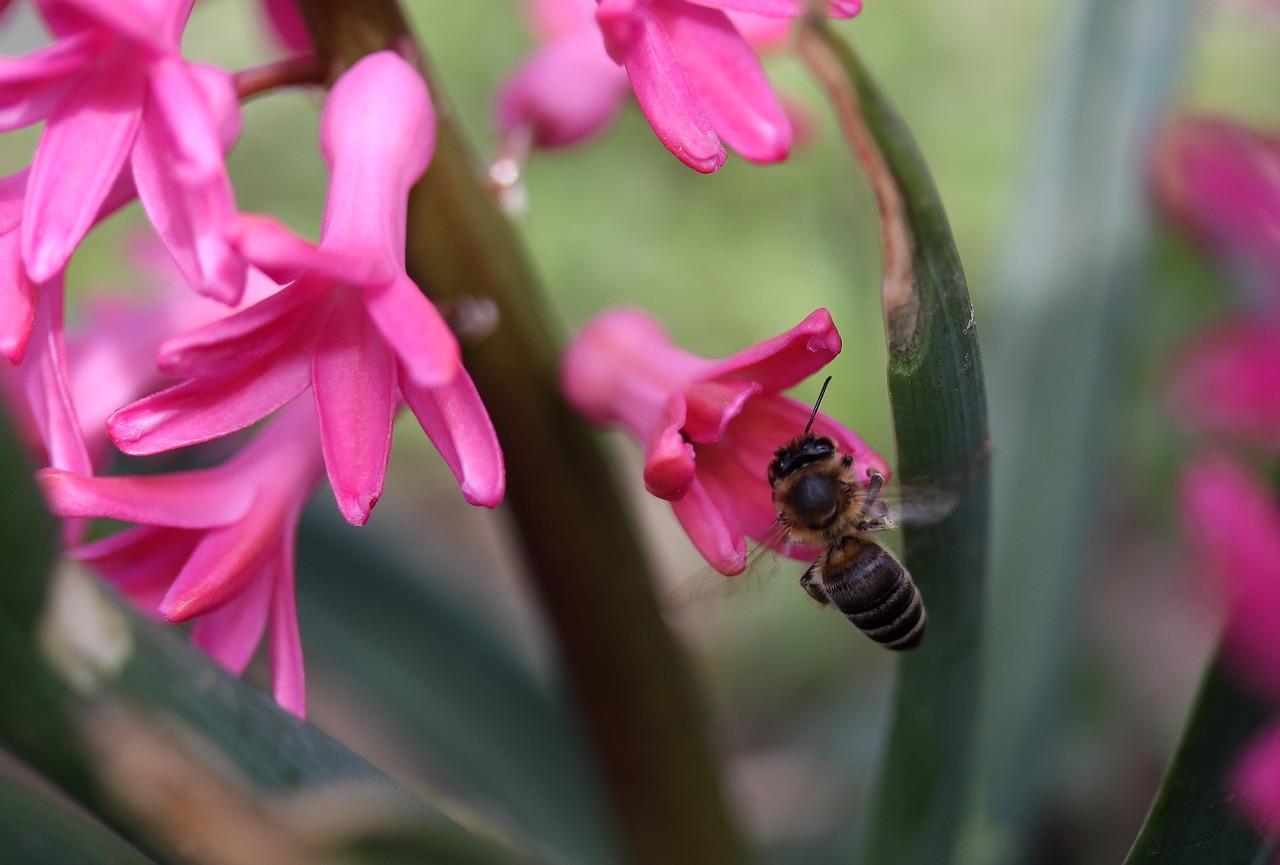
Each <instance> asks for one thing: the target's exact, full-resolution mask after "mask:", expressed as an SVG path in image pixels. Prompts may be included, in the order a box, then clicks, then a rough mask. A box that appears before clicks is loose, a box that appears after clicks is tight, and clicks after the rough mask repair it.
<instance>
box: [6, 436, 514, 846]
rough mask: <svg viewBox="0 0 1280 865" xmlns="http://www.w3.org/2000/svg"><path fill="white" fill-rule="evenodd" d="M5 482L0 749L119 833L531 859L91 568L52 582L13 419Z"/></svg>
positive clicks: (188, 842) (144, 841)
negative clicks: (236, 670)
mask: <svg viewBox="0 0 1280 865" xmlns="http://www.w3.org/2000/svg"><path fill="white" fill-rule="evenodd" d="M0 478H2V479H3V482H4V484H5V491H6V495H5V496H3V497H0V503H2V504H0V539H3V547H2V549H3V555H4V562H3V564H4V566H5V568H4V571H3V574H4V579H2V580H0V745H3V746H4V747H5V748H7V749H8V750H10V751H11V752H12V753H13V754H15V755H16V756H18V757H19V758H21V759H22V760H23V761H25V762H26V763H27V764H28V765H30V766H31V767H32V768H34V769H35V770H36V771H38V772H40V773H41V774H43V775H44V776H45V777H47V778H48V779H50V780H51V781H53V782H54V783H55V784H56V785H58V786H60V787H61V788H62V789H63V790H64V791H66V792H67V793H68V794H70V795H71V797H72V798H73V799H75V800H76V801H78V802H79V803H80V804H82V805H83V806H85V807H86V808H87V809H89V811H90V812H92V813H94V814H95V815H97V816H99V817H101V818H102V819H103V820H105V821H106V822H107V823H108V824H109V825H111V826H113V827H115V828H116V829H117V830H119V831H120V832H121V833H122V834H123V835H124V836H125V837H126V838H128V839H129V840H131V841H133V842H134V843H137V844H139V845H141V846H143V847H145V848H146V849H147V850H148V851H149V852H155V851H159V850H169V851H173V850H175V849H176V848H177V847H179V846H181V847H182V848H183V849H186V848H188V847H203V848H205V849H213V850H219V851H221V852H222V853H224V854H227V855H231V854H230V853H228V852H227V851H228V850H230V851H235V850H237V849H238V848H237V847H236V845H239V844H242V843H252V840H253V839H255V838H257V839H260V840H261V841H262V843H263V844H265V845H267V849H268V851H269V850H272V849H276V847H278V852H279V853H280V856H279V857H278V859H277V861H279V862H281V863H283V862H287V861H292V860H290V859H288V858H287V855H286V854H289V855H292V854H295V853H296V854H298V855H301V852H299V851H304V850H310V849H311V845H312V843H313V839H319V841H318V842H317V843H318V844H319V845H320V847H322V848H323V850H326V851H331V850H336V849H340V848H341V847H342V846H343V845H345V844H348V843H351V842H353V841H355V840H358V839H372V838H377V837H380V836H382V835H383V834H386V833H387V832H389V831H392V830H394V832H393V836H394V837H402V836H404V835H405V834H406V833H408V834H410V835H411V837H412V838H413V839H414V842H413V843H414V844H415V845H416V846H415V847H414V849H416V850H417V851H418V853H419V855H420V856H421V857H422V858H423V859H425V860H427V861H432V862H439V863H459V865H463V863H465V865H484V863H510V862H531V861H533V859H532V857H530V856H528V855H526V854H523V853H520V852H518V851H516V850H514V849H513V848H511V847H510V846H509V845H507V844H506V843H501V842H498V841H497V840H496V839H494V838H492V837H484V834H483V830H481V829H479V828H478V827H477V828H475V829H474V831H468V830H465V829H463V828H462V827H461V826H459V825H458V824H457V823H455V822H454V821H453V820H451V819H449V818H448V817H446V816H445V815H444V814H442V813H441V812H439V811H437V810H436V809H434V808H432V807H430V806H428V805H427V804H425V803H424V802H423V801H422V800H420V799H418V798H417V797H415V796H413V795H412V794H410V793H409V792H408V791H406V790H405V789H404V788H402V787H401V786H399V785H398V784H397V783H396V782H395V781H393V780H392V779H390V778H389V777H387V776H386V775H384V774H382V773H381V772H379V771H378V770H377V769H375V768H374V767H372V766H370V765H369V764H368V763H366V762H365V761H364V760H362V759H360V758H359V757H358V756H356V755H355V754H353V753H351V752H350V751H349V750H347V749H346V748H344V747H343V746H342V745H340V744H339V743H337V742H335V741H334V740H333V739H330V738H329V737H328V736H326V735H325V734H323V733H321V732H320V731H319V730H317V729H315V728H314V727H311V726H309V725H308V724H306V723H305V722H303V721H301V720H299V719H298V718H296V717H294V716H293V715H290V714H289V713H287V712H285V711H284V710H282V709H280V708H279V707H278V706H276V705H275V703H274V702H272V701H271V700H269V699H268V698H267V697H265V696H264V695H262V694H261V693H259V692H258V691H257V690H255V689H254V688H252V687H250V686H249V685H247V684H245V683H244V682H242V681H240V680H239V679H237V678H235V677H233V676H231V675H229V674H228V673H227V672H226V671H224V670H223V669H222V668H221V667H219V666H218V665H217V664H216V663H215V662H214V661H213V660H211V659H210V658H209V657H207V656H206V655H204V654H203V653H201V652H199V651H198V650H197V649H195V648H194V647H193V646H191V645H190V643H188V642H187V641H186V640H185V639H184V638H183V637H182V636H181V635H180V634H179V633H177V632H175V631H174V630H173V629H171V628H165V627H162V626H160V625H157V624H155V623H152V622H149V621H145V620H143V619H142V618H141V617H140V616H138V615H137V614H136V613H134V612H133V611H132V610H130V609H128V608H127V607H125V606H124V604H123V603H122V602H121V601H119V600H118V599H117V598H115V597H114V596H112V595H111V594H110V593H109V592H108V591H107V590H106V589H105V588H104V587H102V586H101V585H99V584H98V583H97V582H96V581H94V580H92V579H91V578H89V577H88V576H86V575H83V574H80V573H79V572H76V571H73V570H61V571H59V572H58V573H57V575H56V576H54V577H53V578H52V580H51V579H50V576H49V569H50V564H51V561H52V555H53V550H54V543H53V537H54V523H53V520H52V519H51V518H50V516H49V514H48V512H47V510H46V509H45V507H44V502H43V501H42V499H41V497H40V494H39V492H38V490H37V488H36V486H35V484H34V482H33V480H32V476H31V467H30V466H29V465H28V464H27V463H26V461H25V460H24V459H23V456H22V452H21V450H20V449H19V447H18V444H17V442H16V439H15V438H14V436H13V435H12V434H11V433H10V432H9V430H8V428H7V426H4V427H0ZM331 812H333V813H331ZM325 831H327V832H329V833H330V834H329V835H328V836H326V835H325V834H324V832H325ZM244 838H248V839H250V840H249V841H245V840H244ZM271 845H276V847H272V846H271ZM257 852H258V854H259V855H267V854H262V851H261V850H259V851H257ZM223 861H231V860H223ZM266 861H270V858H268V859H267V860H266ZM357 861H367V862H377V861H378V860H377V859H376V858H373V857H370V858H365V859H359V860H357Z"/></svg>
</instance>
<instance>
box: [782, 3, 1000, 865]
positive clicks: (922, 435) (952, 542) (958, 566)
mask: <svg viewBox="0 0 1280 865" xmlns="http://www.w3.org/2000/svg"><path fill="white" fill-rule="evenodd" d="M801 51H802V53H803V54H804V56H805V59H806V60H807V61H808V63H809V65H810V68H811V69H813V71H814V73H815V74H816V75H817V77H818V78H819V80H820V81H821V82H822V83H823V85H824V87H825V88H826V89H827V92H828V96H829V98H830V100H831V102H832V104H833V105H834V106H835V109H836V113H837V116H838V117H839V119H840V122H841V126H842V128H843V129H844V132H845V136H846V138H847V139H848V140H849V143H850V146H851V149H852V150H853V151H854V153H855V155H856V156H857V158H858V161H859V162H860V163H861V165H862V167H863V171H864V172H865V173H866V175H867V177H868V179H869V181H870V184H871V187H872V189H873V191H874V192H875V194H876V198H877V201H878V203H879V207H880V215H881V236H882V248H883V249H884V270H885V275H884V281H883V286H882V301H883V304H884V315H885V329H886V332H887V337H888V343H889V370H888V372H889V394H890V400H891V404H892V412H893V420H894V431H895V437H896V439H897V445H898V466H897V473H898V478H899V479H900V480H903V481H904V482H906V483H915V482H926V481H932V482H935V483H945V484H946V486H947V487H948V489H950V490H952V491H953V492H954V493H955V494H956V496H957V503H956V506H955V508H954V509H953V510H952V511H951V513H950V514H949V515H948V516H947V517H946V518H945V519H943V520H941V521H939V522H936V523H933V524H930V525H924V526H911V525H908V526H907V527H906V529H905V530H904V532H903V548H904V555H903V563H904V565H905V566H906V567H907V569H908V570H909V571H910V572H911V574H912V576H913V577H914V579H915V581H916V583H917V585H918V586H919V588H920V591H921V594H922V596H923V598H924V602H925V606H926V607H927V609H928V611H929V629H928V632H927V633H926V635H925V639H924V643H923V645H922V646H921V647H920V648H918V649H916V650H914V651H912V652H910V653H908V654H906V655H904V656H903V658H902V660H901V663H900V666H899V677H898V685H897V689H896V691H895V695H894V706H893V719H892V722H891V727H890V730H889V739H888V745H887V752H886V755H885V760H884V764H883V766H882V768H881V775H880V780H879V786H878V789H877V792H876V796H875V799H874V800H873V802H872V809H871V813H870V824H869V827H868V833H869V834H868V839H867V852H866V861H868V862H873V863H881V862H884V863H894V865H910V863H920V865H939V863H945V862H948V861H950V859H951V856H952V852H953V849H954V846H955V844H956V842H957V838H958V837H959V833H960V822H961V818H962V815H963V803H964V798H965V793H966V790H967V787H968V785H969V784H970V783H971V773H972V771H973V764H972V735H973V729H974V718H975V714H976V709H977V700H978V692H979V673H980V660H981V655H980V649H981V632H982V628H981V625H982V614H983V609H984V606H983V600H984V581H985V570H986V551H987V515H988V507H989V505H988V494H989V490H988V466H987V448H988V442H987V418H986V395H985V392H984V385H983V379H982V362H981V359H980V357H979V352H978V340H977V331H976V328H975V325H974V316H973V307H972V304H971V303H970V300H969V294H968V289H967V287H966V284H965V278H964V272H963V269H962V267H961V264H960V258H959V254H958V253H957V251H956V247H955V242H954V240H953V239H952V236H951V229H950V225H949V224H948V221H947V217H946V213H945V211H944V209H943V206H942V202H941V200H940V198H939V196H938V193H937V190H936V189H935V188H934V185H933V180H932V178H931V177H930V175H929V171H928V167H927V165H926V164H925V161H924V158H923V157H922V155H921V154H920V152H919V150H918V148H917V147H916V144H915V141H914V139H913V138H912V136H911V133H910V131H909V130H908V129H907V127H906V125H905V124H904V123H903V121H902V119H901V118H900V117H899V116H898V115H897V113H896V111H895V110H894V108H893V106H892V105H891V104H890V103H889V101H888V100H887V99H886V98H885V97H884V96H883V94H882V93H881V92H880V91H879V90H878V89H877V87H876V85H875V83H874V82H873V81H872V79H871V77H870V75H869V73H868V72H867V70H866V68H865V67H864V66H863V65H862V63H861V61H860V60H859V59H858V57H857V55H856V54H855V53H854V51H853V49H852V48H851V47H850V46H849V45H848V44H847V43H845V42H844V41H842V40H841V39H840V38H839V37H837V36H836V35H835V34H834V33H833V32H832V31H831V30H830V29H829V28H828V27H827V25H826V24H825V23H823V22H821V21H811V22H809V26H808V27H807V29H806V30H805V32H804V33H803V34H802V38H801Z"/></svg>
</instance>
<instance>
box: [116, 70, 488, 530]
mask: <svg viewBox="0 0 1280 865" xmlns="http://www.w3.org/2000/svg"><path fill="white" fill-rule="evenodd" d="M434 128H435V127H434V114H433V111H432V107H431V101H430V99H429V97H428V95H427V91H426V86H425V84H424V83H423V82H422V79H421V78H420V77H419V76H418V75H417V73H416V72H414V71H413V69H412V68H411V67H410V66H409V65H408V64H407V63H405V62H404V61H403V60H402V59H400V58H399V57H398V56H396V55H395V54H393V53H391V52H381V53H378V54H373V55H370V56H368V57H365V58H364V59H362V60H361V61H360V62H359V63H357V64H355V65H354V66H352V67H351V68H350V69H349V70H348V71H347V72H346V73H345V74H344V75H343V76H342V78H341V79H339V80H338V82H337V83H336V84H335V85H334V87H333V90H332V91H331V92H330V94H329V97H328V101H327V102H326V104H325V108H324V114H323V117H322V121H321V130H320V137H321V149H322V151H323V153H324V157H325V160H326V163H327V164H328V166H329V169H330V173H331V180H330V185H329V195H328V199H327V201H326V203H325V211H324V221H323V225H322V227H321V236H320V244H319V246H313V245H312V244H310V243H308V242H307V241H304V240H302V239H300V238H297V237H295V236H294V235H292V234H290V233H289V232H288V231H286V230H285V229H283V228H281V227H279V226H278V225H276V224H275V223H272V222H269V221H266V220H262V219H249V218H245V219H243V220H242V222H241V227H240V230H239V232H238V234H237V243H238V244H239V246H240V248H242V249H243V250H244V252H245V254H246V256H247V257H248V258H249V259H250V260H251V261H253V262H254V263H255V264H257V265H259V266H260V267H262V268H263V269H264V270H265V271H266V272H268V273H269V274H271V275H272V276H274V277H278V278H282V279H284V278H288V279H293V281H292V282H291V283H289V284H288V285H287V286H285V287H284V288H282V289H281V290H280V291H279V292H278V293H276V294H274V295H272V296H271V297H269V298H267V299H266V300H263V301H260V302H258V303H256V304H254V305H252V306H250V307H248V308H246V309H244V310H242V311H240V312H237V313H235V314H233V315H231V316H229V317H227V318H226V319H223V320H221V321H218V322H215V323H213V324H210V325H207V326H205V327H203V328H200V329H198V330H195V331H192V332H190V333H187V334H185V335H182V336H179V337H175V338H173V339H171V340H169V341H168V342H167V343H166V344H165V345H164V347H163V348H162V350H161V357H160V365H161V369H162V371H163V372H165V373H166V374H168V375H171V376H175V377H178V378H181V379H184V380H183V381H181V382H180V383H179V384H176V385H174V386H172V387H170V388H168V389H166V390H163V391H161V392H159V393H157V394H153V395H152V396H149V397H146V398H144V399H142V400H140V401H138V402H135V403H133V404H131V405H129V406H126V407H125V408H123V409H121V410H120V411H118V412H116V413H115V414H114V415H112V417H111V419H110V421H109V423H108V427H109V431H110V435H111V438H112V440H113V441H114V442H115V443H116V445H117V446H118V447H120V449H121V450H123V451H124V452H126V453H130V454H152V453H157V452H160V451H166V450H171V449H173V448H178V447H183V446H185V445H189V444H194V443H196V442H201V441H207V440H209V439H212V438H216V437H218V436H222V435H226V434H227V433H230V432H234V431H235V430H239V429H243V428H245V427H247V426H249V425H250V424H252V423H254V422H256V421H257V420H259V419H261V418H262V417H264V416H266V415H267V414H269V413H271V412H272V411H275V410H276V409H278V408H280V407H281V406H283V405H285V404H287V403H289V402H290V401H292V400H294V399H295V398H296V397H298V396H299V395H301V394H302V393H303V392H304V391H306V390H307V389H308V388H310V389H311V391H312V395H313V398H314V401H315V406H316V410H317V412H318V414H319V419H320V424H319V425H320V439H321V443H322V446H323V452H324V458H325V465H326V467H327V470H328V474H329V480H330V483H331V485H332V487H333V490H334V495H335V497H336V498H337V501H338V507H339V509H340V510H341V511H342V514H343V516H344V517H346V519H347V520H348V521H349V522H351V523H352V524H355V525H361V524H363V523H364V522H365V521H366V520H367V519H368V518H369V512H370V510H371V509H372V508H373V506H374V504H376V502H377V500H378V498H379V497H380V495H381V493H382V485H383V480H384V478H385V475H386V468H387V460H388V457H389V455H390V448H391V430H392V420H393V417H394V414H395V411H396V408H397V404H398V400H399V397H401V396H402V397H403V399H404V400H405V401H406V402H407V403H408V405H409V408H410V410H412V411H413V413H414V414H415V415H416V416H417V418H418V420H419V422H420V423H421V424H422V427H423V429H424V430H425V431H426V433H427V435H428V436H429V437H430V439H431V441H432V442H433V443H434V444H435V445H436V447H437V449H439V451H440V453H441V455H442V456H443V457H444V458H445V461H446V462H447V463H448V464H449V467H450V468H451V469H452V470H453V472H454V474H455V476H456V477H457V479H458V481H459V483H460V485H461V488H462V492H463V495H464V496H465V497H466V499H467V500H468V501H469V502H471V503H473V504H482V505H486V506H489V507H493V506H494V505H496V504H497V503H498V501H499V500H500V499H501V498H502V494H503V490H504V487H505V471H504V468H503V463H502V454H501V450H500V448H499V446H498V442H497V438H496V435H495V434H494V431H493V427H492V424H491V423H490V421H489V417H488V414H487V412H486V411H485V409H484V406H483V404H482V403H481V402H480V398H479V395H478V394H477V393H476V390H475V386H474V385H473V384H472V382H471V379H470V377H469V376H468V375H467V374H466V372H465V370H463V369H462V368H461V364H460V362H459V349H458V344H457V340H456V339H455V338H454V336H453V334H452V333H451V332H450V331H449V328H448V327H447V326H446V324H445V323H444V321H443V320H442V319H441V317H440V315H439V313H438V312H437V311H436V309H435V307H433V306H432V305H431V303H430V302H429V301H427V299H426V298H425V297H424V296H423V295H422V293H421V292H420V291H419V290H418V288H417V286H415V285H414V284H413V282H412V281H411V280H410V279H409V277H408V276H407V275H406V274H405V272H404V248H405V218H406V207H407V204H406V202H407V196H408V191H409V188H410V186H412V184H413V183H414V182H415V181H416V180H417V178H418V177H419V176H420V175H421V174H422V172H423V171H424V170H425V169H426V166H427V162H428V160H429V159H430V156H431V151H432V148H433V146H434Z"/></svg>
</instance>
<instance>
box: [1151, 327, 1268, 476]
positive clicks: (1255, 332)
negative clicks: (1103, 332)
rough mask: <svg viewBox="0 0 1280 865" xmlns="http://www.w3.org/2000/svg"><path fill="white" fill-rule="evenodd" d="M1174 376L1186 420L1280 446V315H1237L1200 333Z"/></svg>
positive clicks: (1178, 409)
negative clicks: (1251, 316)
mask: <svg viewBox="0 0 1280 865" xmlns="http://www.w3.org/2000/svg"><path fill="white" fill-rule="evenodd" d="M1170 381H1171V386H1170V392H1171V401H1172V403H1173V411H1174V413H1175V415H1176V416H1177V417H1178V418H1179V419H1181V420H1182V421H1184V422H1185V423H1188V424H1189V425H1191V426H1194V427H1196V428H1198V429H1201V430H1204V431H1207V432H1210V433H1214V434H1217V435H1223V436H1227V437H1229V438H1233V439H1238V440H1241V441H1243V442H1249V443H1254V444H1259V445H1261V446H1263V447H1266V448H1270V449H1272V450H1274V451H1280V317H1275V318H1268V317H1266V316H1256V317H1253V318H1245V317H1244V316H1238V315H1237V316H1232V317H1230V318H1227V319H1226V320H1224V321H1222V322H1219V323H1218V324H1216V325H1214V326H1213V327H1211V328H1208V329H1206V330H1205V331H1204V332H1203V333H1199V334H1197V335H1196V336H1195V337H1193V338H1192V340H1191V341H1190V342H1189V343H1188V344H1187V345H1186V346H1185V347H1184V348H1183V349H1182V351H1181V353H1180V355H1179V357H1178V359H1177V361H1176V362H1175V364H1174V366H1173V369H1172V373H1171V376H1170Z"/></svg>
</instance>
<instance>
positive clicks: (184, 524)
mask: <svg viewBox="0 0 1280 865" xmlns="http://www.w3.org/2000/svg"><path fill="white" fill-rule="evenodd" d="M36 477H37V479H38V480H39V481H40V487H41V489H43V490H44V495H45V498H46V499H47V500H48V502H49V508H50V510H52V511H53V512H54V513H55V514H57V515H58V516H60V517H109V518H111V519H114V520H121V521H123V522H130V523H147V524H152V525H159V526H172V527H174V528H185V529H200V528H212V527H214V526H224V525H227V524H228V523H232V522H235V521H236V520H238V519H240V518H241V517H243V516H244V515H245V514H246V513H248V511H249V507H250V506H251V505H252V504H253V499H254V489H253V487H252V486H251V485H248V484H246V483H245V482H244V479H243V478H242V477H238V476H237V475H236V474H234V473H229V472H225V471H222V470H220V469H203V470H198V471H190V472H174V473H171V474H160V475H140V476H130V475H122V476H119V477H88V476H85V475H79V474H75V473H74V472H68V471H64V470H62V469H41V470H40V471H39V472H37V473H36ZM89 546H90V547H91V546H92V545H89ZM86 549H88V547H86Z"/></svg>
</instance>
